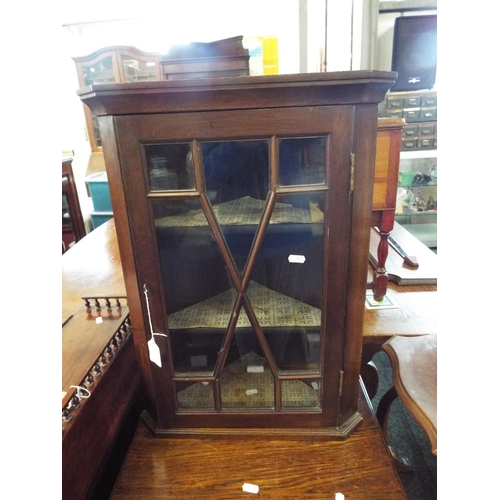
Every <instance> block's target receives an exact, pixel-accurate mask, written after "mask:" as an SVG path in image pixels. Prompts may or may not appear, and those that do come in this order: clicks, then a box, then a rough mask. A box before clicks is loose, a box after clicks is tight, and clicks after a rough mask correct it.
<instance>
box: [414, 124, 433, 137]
mask: <svg viewBox="0 0 500 500" xmlns="http://www.w3.org/2000/svg"><path fill="white" fill-rule="evenodd" d="M435 130H436V125H435V123H421V124H420V125H419V126H418V135H420V136H422V135H434V134H435Z"/></svg>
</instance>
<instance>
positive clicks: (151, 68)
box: [122, 56, 156, 83]
mask: <svg viewBox="0 0 500 500" xmlns="http://www.w3.org/2000/svg"><path fill="white" fill-rule="evenodd" d="M122 67H123V74H124V75H125V82H126V83H129V82H146V81H154V80H156V63H155V62H154V61H147V62H144V61H138V60H137V59H133V58H132V57H129V56H122Z"/></svg>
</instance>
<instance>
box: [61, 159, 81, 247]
mask: <svg viewBox="0 0 500 500" xmlns="http://www.w3.org/2000/svg"><path fill="white" fill-rule="evenodd" d="M72 162H73V158H71V157H68V158H63V159H62V198H63V210H62V251H63V253H64V252H65V251H66V250H68V248H69V247H70V245H72V244H74V243H76V242H77V241H80V240H81V239H82V238H83V237H84V236H85V234H86V230H85V223H84V221H83V216H82V209H81V207H80V200H79V199H78V191H77V189H76V183H75V176H74V175H73V167H72Z"/></svg>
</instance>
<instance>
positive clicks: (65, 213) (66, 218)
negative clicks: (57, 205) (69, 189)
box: [62, 194, 72, 229]
mask: <svg viewBox="0 0 500 500" xmlns="http://www.w3.org/2000/svg"><path fill="white" fill-rule="evenodd" d="M62 227H63V229H65V228H67V229H71V228H72V225H71V215H70V213H69V207H68V200H67V198H66V195H65V194H63V195H62Z"/></svg>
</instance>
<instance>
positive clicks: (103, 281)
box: [62, 221, 142, 500]
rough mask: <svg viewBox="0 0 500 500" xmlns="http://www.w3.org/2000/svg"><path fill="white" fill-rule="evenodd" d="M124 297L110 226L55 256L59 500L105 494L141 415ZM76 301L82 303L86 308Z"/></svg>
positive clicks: (112, 232)
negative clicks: (58, 262)
mask: <svg viewBox="0 0 500 500" xmlns="http://www.w3.org/2000/svg"><path fill="white" fill-rule="evenodd" d="M124 296H125V289H124V284H123V273H122V270H121V266H120V256H119V253H118V248H117V245H116V233H115V228H114V222H113V221H109V222H108V223H107V224H106V225H105V226H102V227H100V228H98V229H96V230H95V231H92V232H91V233H90V234H89V235H87V236H86V237H85V238H83V239H81V240H80V241H79V242H78V243H77V244H76V245H74V247H72V249H71V251H70V252H67V253H65V254H64V255H63V256H62V323H63V328H62V431H63V432H62V498H64V499H71V500H80V499H81V500H84V499H88V498H91V494H92V492H94V491H96V490H98V491H99V492H101V493H102V491H104V490H105V489H108V490H109V488H110V487H111V486H112V484H113V479H114V476H113V474H115V475H116V473H117V471H118V468H119V466H120V465H121V460H122V458H123V457H122V455H123V454H124V452H125V451H126V446H127V444H128V443H129V442H130V440H131V438H132V435H133V432H134V430H135V428H136V426H137V422H138V418H139V414H140V411H141V410H142V403H141V401H142V400H141V396H140V390H139V387H140V376H139V372H138V369H137V360H136V356H135V350H134V347H133V341H132V335H131V331H130V321H129V319H128V307H127V304H126V300H125V299H124ZM82 297H89V300H90V303H89V306H88V307H87V306H86V305H85V301H84V300H82ZM96 298H97V299H98V300H99V301H100V305H101V307H100V308H98V307H96V302H95V299H96ZM117 298H121V299H120V300H121V306H120V307H117V305H116V299H117ZM106 299H109V300H110V301H111V302H110V305H109V307H108V306H107V305H106ZM97 318H102V322H98V321H99V320H97V321H96V319H97Z"/></svg>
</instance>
